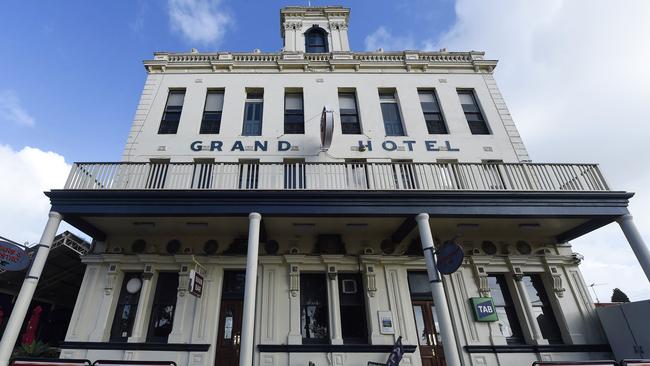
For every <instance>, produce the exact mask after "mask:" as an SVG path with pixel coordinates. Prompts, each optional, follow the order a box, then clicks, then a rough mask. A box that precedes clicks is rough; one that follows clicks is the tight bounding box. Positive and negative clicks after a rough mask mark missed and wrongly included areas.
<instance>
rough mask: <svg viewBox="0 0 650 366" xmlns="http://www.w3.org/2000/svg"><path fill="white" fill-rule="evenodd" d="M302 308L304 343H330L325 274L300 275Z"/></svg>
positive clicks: (301, 318)
mask: <svg viewBox="0 0 650 366" xmlns="http://www.w3.org/2000/svg"><path fill="white" fill-rule="evenodd" d="M300 308H301V310H300V330H301V333H302V338H303V343H328V342H329V327H328V322H329V318H328V314H327V312H328V310H327V309H328V306H327V283H326V279H325V274H321V273H303V274H301V275H300Z"/></svg>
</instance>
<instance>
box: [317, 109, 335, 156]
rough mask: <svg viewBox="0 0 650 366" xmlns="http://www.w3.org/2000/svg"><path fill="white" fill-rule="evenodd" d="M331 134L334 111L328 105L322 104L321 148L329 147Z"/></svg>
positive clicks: (332, 131) (332, 132) (324, 149)
mask: <svg viewBox="0 0 650 366" xmlns="http://www.w3.org/2000/svg"><path fill="white" fill-rule="evenodd" d="M332 135H334V112H333V111H332V110H331V109H330V108H329V107H328V106H324V107H323V112H322V113H321V115H320V144H321V150H323V151H327V150H328V149H329V148H330V146H331V145H332Z"/></svg>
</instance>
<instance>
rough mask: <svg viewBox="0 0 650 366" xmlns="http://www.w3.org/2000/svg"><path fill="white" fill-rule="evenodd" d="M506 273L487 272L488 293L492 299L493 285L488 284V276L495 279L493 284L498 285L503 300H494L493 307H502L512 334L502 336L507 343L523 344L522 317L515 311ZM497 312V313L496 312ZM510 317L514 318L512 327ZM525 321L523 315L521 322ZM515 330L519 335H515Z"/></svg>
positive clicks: (515, 306) (515, 307)
mask: <svg viewBox="0 0 650 366" xmlns="http://www.w3.org/2000/svg"><path fill="white" fill-rule="evenodd" d="M506 275H507V274H506V273H498V272H495V273H488V274H487V277H488V287H489V288H490V295H491V296H492V299H494V295H493V294H492V291H493V289H494V288H493V287H491V286H490V282H489V281H490V277H492V278H494V279H495V285H496V286H498V287H499V289H500V291H501V294H502V297H503V300H504V303H505V304H504V305H497V304H496V302H495V304H494V307H495V308H500V307H501V308H504V310H505V313H506V317H507V320H508V324H509V325H510V329H511V330H512V333H513V335H512V336H504V335H503V334H502V335H503V337H504V338H505V339H506V343H507V344H509V345H525V344H526V337H525V335H524V328H523V327H522V320H521V319H522V318H521V316H520V314H519V312H518V311H517V305H516V303H515V298H513V297H512V294H513V292H512V291H511V287H510V283H509V282H511V281H509V279H508V277H507V276H506ZM499 280H501V281H502V283H501V284H499ZM508 310H510V313H508ZM497 314H498V313H497ZM511 318H514V320H516V323H515V327H516V328H515V327H513V324H512V322H511ZM525 323H526V320H525V317H524V322H523V324H525ZM517 332H518V333H519V335H516V334H517Z"/></svg>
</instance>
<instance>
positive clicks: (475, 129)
mask: <svg viewBox="0 0 650 366" xmlns="http://www.w3.org/2000/svg"><path fill="white" fill-rule="evenodd" d="M456 94H457V95H458V101H459V103H460V107H461V109H462V110H463V114H464V115H465V121H466V122H467V125H468V126H469V130H470V132H471V133H472V135H492V130H491V129H490V125H489V124H488V122H487V118H485V113H484V111H483V108H482V107H481V104H480V103H479V99H478V97H477V96H476V90H474V89H456ZM461 94H467V95H469V96H470V97H471V98H472V101H473V102H474V104H473V106H474V107H475V108H476V111H467V110H466V109H465V107H464V106H465V105H467V104H463V103H462V101H461V97H460V96H461ZM468 116H476V117H479V119H480V120H478V121H474V120H470V118H468ZM477 124H481V125H479V126H476V125H477Z"/></svg>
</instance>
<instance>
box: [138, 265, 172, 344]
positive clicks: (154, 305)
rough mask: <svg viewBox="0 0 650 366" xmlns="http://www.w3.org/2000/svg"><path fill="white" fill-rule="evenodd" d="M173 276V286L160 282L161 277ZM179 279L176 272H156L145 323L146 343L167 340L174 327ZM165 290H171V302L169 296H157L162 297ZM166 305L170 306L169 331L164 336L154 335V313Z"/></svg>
mask: <svg viewBox="0 0 650 366" xmlns="http://www.w3.org/2000/svg"><path fill="white" fill-rule="evenodd" d="M167 276H169V277H175V279H176V286H174V287H173V288H171V289H170V288H169V283H167V282H166V283H162V282H161V277H167ZM179 280H180V276H179V274H178V272H158V278H157V280H156V289H155V290H154V295H153V299H152V302H151V308H150V310H149V321H148V324H147V336H146V342H147V343H167V342H168V340H169V334H171V332H172V331H173V329H174V320H175V319H174V318H175V316H176V308H177V305H178V285H179ZM165 290H167V291H169V292H170V293H171V292H172V291H173V294H174V300H173V302H171V301H169V300H171V297H170V298H169V299H160V298H159V297H162V295H163V294H167V293H165ZM167 306H171V307H172V310H171V326H170V328H169V333H167V335H165V336H158V335H154V334H153V331H154V330H155V326H154V321H155V319H156V318H155V315H156V314H157V311H156V310H157V309H158V308H161V309H162V308H164V307H167Z"/></svg>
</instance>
